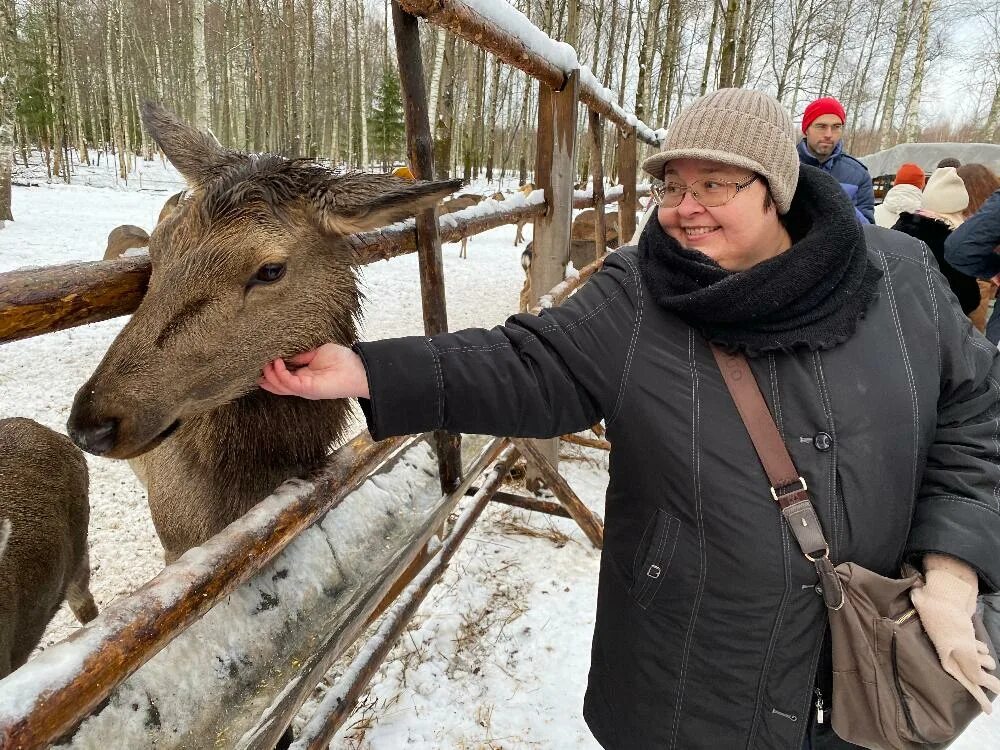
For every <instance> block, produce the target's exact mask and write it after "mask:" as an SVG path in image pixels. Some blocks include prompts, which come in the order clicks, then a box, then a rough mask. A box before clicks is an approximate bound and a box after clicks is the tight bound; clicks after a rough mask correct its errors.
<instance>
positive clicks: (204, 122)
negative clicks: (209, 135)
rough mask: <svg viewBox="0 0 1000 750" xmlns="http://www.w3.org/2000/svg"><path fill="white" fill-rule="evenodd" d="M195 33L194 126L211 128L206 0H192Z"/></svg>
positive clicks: (193, 30)
mask: <svg viewBox="0 0 1000 750" xmlns="http://www.w3.org/2000/svg"><path fill="white" fill-rule="evenodd" d="M191 21H192V27H191V31H192V34H193V37H192V39H193V44H192V58H191V66H192V70H193V72H194V126H195V127H196V128H198V129H199V130H203V131H204V130H211V129H212V122H211V115H210V112H209V103H208V63H207V61H206V59H205V0H192V11H191Z"/></svg>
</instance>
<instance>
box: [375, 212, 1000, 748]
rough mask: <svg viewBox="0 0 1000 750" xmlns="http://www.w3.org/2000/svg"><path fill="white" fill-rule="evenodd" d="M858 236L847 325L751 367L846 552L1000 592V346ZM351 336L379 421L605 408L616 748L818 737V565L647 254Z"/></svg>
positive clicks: (421, 425) (412, 426)
mask: <svg viewBox="0 0 1000 750" xmlns="http://www.w3.org/2000/svg"><path fill="white" fill-rule="evenodd" d="M865 234H866V240H867V243H868V247H869V252H870V253H871V254H872V257H873V260H874V262H875V263H876V264H877V265H878V266H879V267H880V268H882V269H883V270H884V271H885V275H884V277H883V278H882V280H881V281H880V282H879V291H880V294H879V297H878V298H877V299H876V300H875V301H874V302H873V303H872V305H871V307H870V308H869V310H868V312H867V315H866V317H865V318H864V319H863V320H862V321H861V322H860V324H859V327H858V330H857V332H856V333H855V335H854V336H853V337H852V338H851V339H850V340H848V341H847V342H845V343H844V344H842V345H840V346H837V347H836V348H834V349H832V350H829V351H823V352H815V353H814V352H800V353H797V354H776V355H769V356H765V357H760V358H757V359H754V360H753V361H752V362H751V366H752V368H753V371H754V374H755V375H756V377H757V380H758V382H759V383H760V385H761V389H762V390H763V392H764V394H765V396H766V398H767V400H768V402H769V405H770V407H771V409H772V412H773V414H774V415H775V418H776V421H777V423H778V425H779V427H780V429H781V430H782V432H783V434H784V436H785V441H786V443H787V445H788V447H789V450H790V452H791V454H792V457H793V459H794V460H795V462H796V464H797V466H798V469H799V470H800V472H802V474H803V476H804V477H805V478H806V480H807V482H808V485H809V488H810V490H811V491H812V493H813V497H814V502H815V504H816V506H817V510H818V512H819V514H820V516H821V520H822V522H823V525H824V529H825V531H826V535H827V537H828V539H829V540H830V543H831V545H832V549H831V557H832V558H833V560H834V562H835V563H837V562H841V561H844V560H854V561H857V562H858V563H861V564H862V565H865V566H868V567H869V568H872V569H874V570H876V571H879V572H881V573H883V574H887V575H892V574H894V573H895V572H896V571H897V566H898V564H899V562H900V560H901V559H902V558H904V557H906V556H912V555H919V554H921V553H924V552H928V551H939V552H945V553H949V554H952V555H955V556H957V557H959V558H961V559H963V560H966V561H967V562H969V563H970V564H971V565H973V566H974V567H975V568H976V569H978V571H979V573H980V575H981V577H982V581H983V586H984V587H985V588H988V589H990V590H995V589H996V588H997V587H998V586H1000V555H998V554H997V551H998V550H1000V505H998V500H997V497H1000V466H998V451H1000V442H998V435H1000V420H998V415H1000V385H998V381H1000V365H998V362H997V351H996V349H995V348H994V347H992V346H990V345H989V344H988V343H987V342H986V341H985V340H984V339H983V338H982V337H981V336H980V335H979V334H978V332H976V331H975V330H973V328H972V326H971V324H970V323H969V320H968V318H966V317H965V316H964V315H963V314H962V313H961V311H960V310H959V309H958V307H957V305H956V304H955V303H954V298H953V297H952V295H951V293H950V291H949V290H948V285H947V282H946V281H945V279H944V278H943V277H942V276H941V274H940V273H939V272H938V271H937V270H936V269H935V268H934V266H933V262H932V261H930V259H929V256H928V254H927V252H926V250H925V248H924V246H923V245H922V244H921V243H918V242H916V241H914V240H912V239H911V238H909V237H906V236H905V235H902V234H900V233H897V232H891V231H889V230H886V229H882V228H878V227H872V226H868V227H865ZM357 349H358V351H359V352H360V354H361V356H362V358H363V359H364V362H365V365H366V367H367V371H368V378H369V386H370V390H371V394H372V399H371V401H363V402H362V407H363V408H364V410H365V412H366V416H367V417H368V423H369V429H370V430H371V432H372V435H373V436H374V437H376V438H383V437H386V436H388V435H393V434H403V433H412V432H421V431H425V430H429V429H433V428H445V429H448V430H452V431H455V432H469V433H486V434H493V435H519V436H528V437H548V436H555V435H560V434H562V433H566V432H572V431H574V430H580V429H583V428H586V427H587V426H589V425H591V424H593V423H595V422H596V421H598V420H600V419H602V418H603V419H604V420H605V422H606V425H607V433H608V437H609V439H610V441H611V444H612V451H611V457H610V484H609V486H608V493H607V506H606V511H605V512H606V519H605V524H606V526H605V546H604V551H603V554H602V558H601V572H600V582H599V593H598V601H597V619H596V625H595V632H594V641H593V652H592V660H591V661H592V663H591V671H590V678H589V684H588V689H587V694H586V699H585V706H584V716H585V718H586V720H587V722H588V724H589V725H590V728H591V730H592V731H593V733H594V735H595V736H596V737H597V739H598V741H599V742H600V743H601V744H602V745H603V746H604V747H606V748H616V749H620V750H645V749H647V748H648V749H653V748H656V749H657V750H697V749H698V748H768V749H773V750H788V749H789V748H794V749H795V750H798V748H800V747H801V746H802V742H803V738H804V734H805V732H806V731H807V727H808V725H809V721H808V719H809V714H810V701H811V699H812V694H813V685H814V678H815V672H816V668H817V661H818V659H819V653H820V647H821V643H822V641H823V638H824V633H825V623H826V613H825V610H824V608H823V603H822V600H821V597H820V596H818V595H817V593H816V591H815V590H814V585H815V583H816V573H815V570H814V568H813V566H812V565H811V564H809V563H808V562H807V561H806V560H805V559H804V558H803V556H802V554H801V553H800V552H799V550H798V549H797V547H796V545H795V542H794V540H793V539H792V538H791V536H790V534H789V532H788V530H787V528H786V524H785V522H784V521H783V520H782V517H781V515H780V514H779V512H778V509H777V507H776V505H775V503H774V502H773V500H772V499H771V497H770V493H769V489H768V487H769V485H768V482H767V479H766V476H765V474H764V471H763V469H762V468H761V465H760V462H759V460H758V458H757V455H756V453H755V452H754V449H753V446H752V444H751V442H750V440H749V438H748V436H747V433H746V430H745V429H744V426H743V424H742V422H741V421H740V418H739V416H738V414H737V412H736V409H735V407H734V405H733V402H732V400H731V398H730V396H729V393H728V392H727V390H726V387H725V385H724V383H723V381H722V377H721V374H720V373H719V370H718V368H717V367H716V364H715V361H714V359H713V357H712V354H711V352H710V350H709V348H708V346H707V345H706V343H705V341H704V340H703V339H702V338H701V336H700V335H699V334H698V333H696V332H695V331H694V330H693V329H692V328H691V327H689V326H688V325H686V324H685V323H684V322H682V321H681V320H680V319H679V318H677V317H676V316H675V315H673V314H671V313H668V312H665V311H664V310H663V309H661V308H659V307H658V306H657V305H656V304H654V303H653V302H652V299H651V297H650V295H649V292H648V290H647V289H646V288H645V286H644V284H643V281H642V279H641V278H640V275H639V272H638V269H637V265H636V251H635V248H624V249H622V250H619V251H617V252H615V253H613V254H612V255H611V256H609V258H608V259H607V261H606V263H605V266H604V269H603V270H602V271H601V272H600V273H598V274H596V275H595V276H594V277H593V278H592V279H591V280H590V281H589V282H588V283H587V284H586V285H585V286H584V287H583V288H582V289H581V290H579V291H578V292H577V293H576V294H575V295H574V296H573V297H572V298H570V299H569V300H568V301H567V302H566V303H565V304H563V305H562V306H560V307H558V308H553V309H551V310H547V311H545V312H543V314H542V315H541V316H539V317H532V316H530V315H518V316H514V317H513V318H511V319H510V320H508V321H507V323H506V325H504V326H502V327H498V328H494V329H492V330H468V331H462V332H458V333H453V334H444V335H440V336H434V337H432V338H426V337H411V338H404V339H396V340H390V341H381V342H373V343H367V344H360V345H358V347H357ZM833 710H834V711H836V706H834V707H833ZM836 743H837V740H835V739H834V740H833V743H832V744H818V745H817V747H831V746H841V745H836Z"/></svg>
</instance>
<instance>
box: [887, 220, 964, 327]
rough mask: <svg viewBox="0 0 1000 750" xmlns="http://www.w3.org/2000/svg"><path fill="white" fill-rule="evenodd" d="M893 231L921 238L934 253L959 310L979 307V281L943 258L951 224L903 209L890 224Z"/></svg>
mask: <svg viewBox="0 0 1000 750" xmlns="http://www.w3.org/2000/svg"><path fill="white" fill-rule="evenodd" d="M892 228H893V229H895V230H896V231H897V232H903V233H905V234H908V235H910V236H911V237H916V238H917V239H918V240H923V241H924V242H925V243H927V247H929V248H930V249H931V252H932V253H933V254H934V259H935V260H936V261H937V263H938V267H939V268H940V269H941V273H943V274H944V277H945V278H946V279H948V286H950V287H951V291H953V292H954V293H955V296H956V297H958V303H959V304H960V305H961V306H962V312H964V313H965V314H966V315H968V314H969V313H970V312H972V311H973V310H975V309H976V308H977V307H979V299H980V297H979V284H977V283H976V280H975V279H974V278H972V277H971V276H966V275H965V274H964V273H962V272H961V271H956V270H955V269H954V268H952V266H951V264H950V263H948V261H946V260H945V258H944V243H945V240H947V239H948V235H950V234H951V227H950V226H948V225H947V224H945V223H944V222H943V221H940V220H938V219H935V218H933V217H930V216H924V215H923V214H911V213H909V212H907V211H903V212H902V213H901V214H900V215H899V219H898V220H897V221H896V223H895V224H894V225H893V227H892Z"/></svg>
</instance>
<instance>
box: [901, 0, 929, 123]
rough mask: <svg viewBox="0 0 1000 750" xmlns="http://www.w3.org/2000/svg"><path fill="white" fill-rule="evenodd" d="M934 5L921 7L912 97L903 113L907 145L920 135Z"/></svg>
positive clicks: (926, 1)
mask: <svg viewBox="0 0 1000 750" xmlns="http://www.w3.org/2000/svg"><path fill="white" fill-rule="evenodd" d="M932 5H933V0H923V2H922V3H921V7H920V32H919V36H918V38H917V56H916V59H915V60H914V61H913V82H912V83H911V84H910V96H909V98H908V99H907V100H906V111H905V112H904V113H903V123H904V127H905V128H906V138H905V140H906V143H913V142H914V141H916V140H917V136H918V135H919V134H920V89H921V87H922V86H923V83H924V68H925V66H926V63H927V37H928V34H929V33H930V27H931V6H932Z"/></svg>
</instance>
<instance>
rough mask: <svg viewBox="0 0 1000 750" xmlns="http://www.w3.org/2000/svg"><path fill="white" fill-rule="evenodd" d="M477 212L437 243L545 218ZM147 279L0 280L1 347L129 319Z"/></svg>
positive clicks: (109, 266)
mask: <svg viewBox="0 0 1000 750" xmlns="http://www.w3.org/2000/svg"><path fill="white" fill-rule="evenodd" d="M648 192H649V188H648V186H644V187H642V188H640V190H639V194H640V195H645V194H648ZM620 196H621V190H620V189H612V190H609V191H608V192H607V194H606V195H605V198H604V200H605V204H607V203H613V202H615V201H617V200H618V199H619V197H620ZM592 205H593V197H592V196H591V194H590V193H586V192H581V193H578V194H577V195H576V196H575V197H574V199H573V206H574V207H575V208H589V207H590V206H592ZM477 208H479V207H478V206H475V207H473V208H472V209H465V211H464V212H463V211H459V212H456V213H454V214H447V215H446V216H443V217H441V218H440V219H439V231H440V234H441V239H442V241H444V242H457V241H458V240H461V239H462V238H463V237H469V236H472V235H476V234H479V233H481V232H485V231H488V230H490V229H495V228H496V227H501V226H504V225H505V224H516V223H517V222H518V221H519V220H520V219H534V218H536V217H538V216H542V215H543V214H544V213H545V211H546V206H545V203H542V202H538V203H533V204H528V205H514V206H510V207H507V206H504V205H503V204H502V203H498V204H497V208H496V210H495V211H493V212H492V213H490V214H483V213H482V210H481V209H480V210H479V211H476V209H477ZM463 214H465V216H463ZM351 241H352V242H353V244H354V247H355V251H356V252H357V256H358V263H359V264H362V265H364V264H368V263H374V262H376V261H379V260H387V259H389V258H395V257H397V256H399V255H406V254H407V253H412V252H415V251H416V249H417V243H416V233H415V231H414V228H413V224H412V222H410V223H408V224H407V223H403V224H395V225H393V226H391V227H386V228H385V229H381V230H378V231H375V232H368V233H365V234H360V235H355V236H354V237H352V238H351ZM149 273H150V261H149V257H148V256H135V257H129V258H121V259H118V260H106V261H92V262H87V263H69V264H66V265H62V266H49V267H46V268H31V269H26V270H19V271H8V272H6V273H0V344H2V343H5V342H7V341H17V340H18V339H24V338H29V337H31V336H37V335H39V334H43V333H51V332H53V331H61V330H63V329H65V328H72V327H74V326H79V325H85V324H87V323H96V322H98V321H101V320H107V319H109V318H114V317H117V316H119V315H128V314H129V313H131V312H133V311H134V310H135V309H136V308H137V307H138V306H139V303H140V302H141V301H142V296H143V294H145V292H146V285H147V284H148V283H149Z"/></svg>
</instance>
